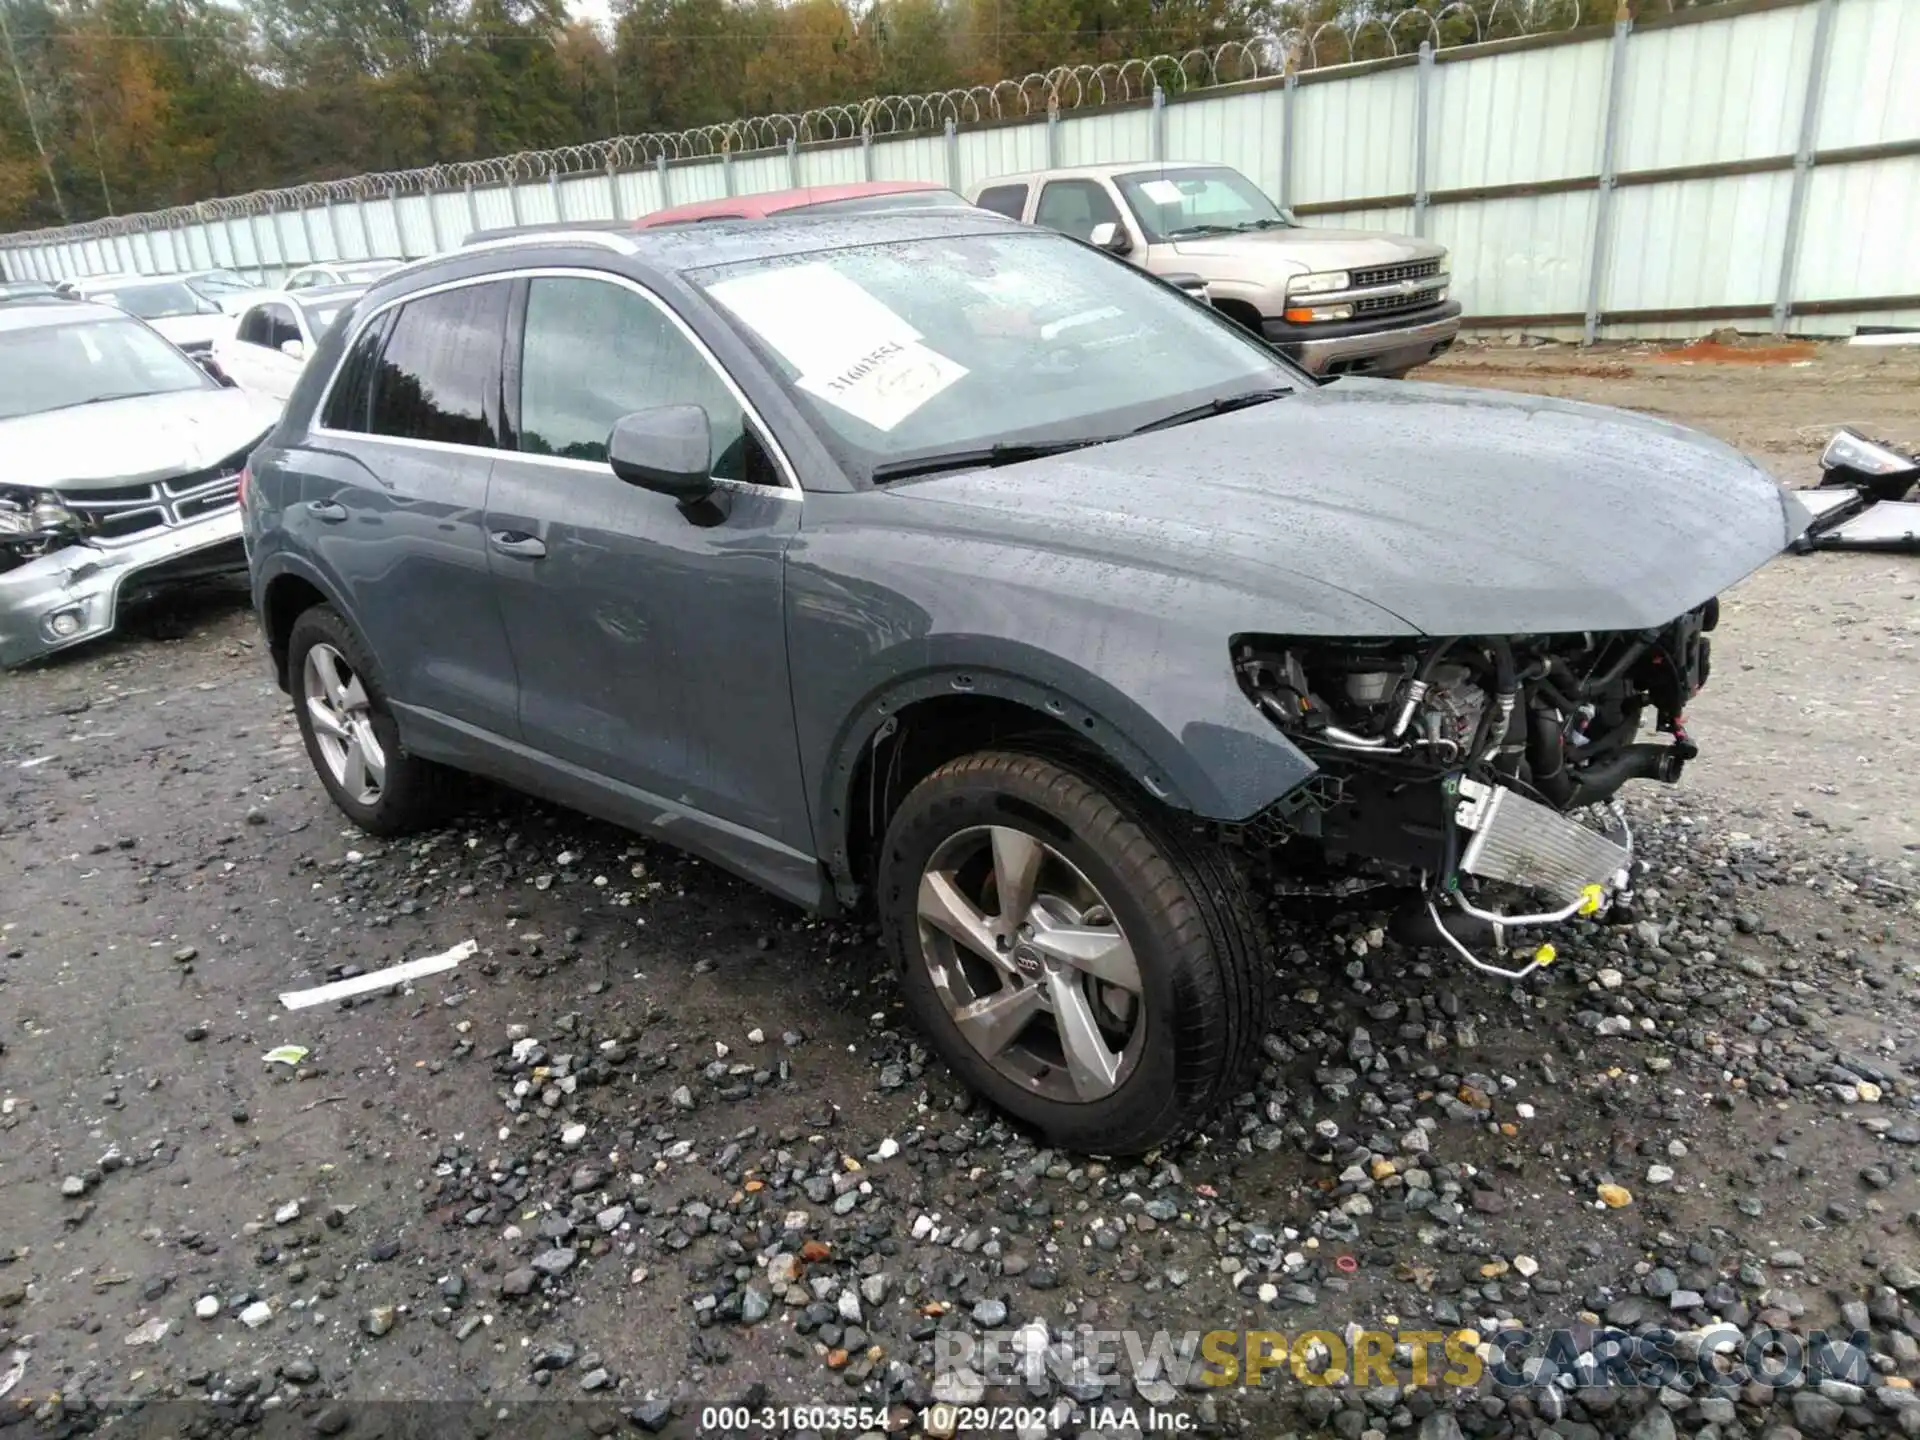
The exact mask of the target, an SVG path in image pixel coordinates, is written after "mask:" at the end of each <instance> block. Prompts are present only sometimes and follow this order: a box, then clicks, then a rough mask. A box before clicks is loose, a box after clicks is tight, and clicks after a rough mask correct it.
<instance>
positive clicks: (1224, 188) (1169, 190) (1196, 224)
mask: <svg viewBox="0 0 1920 1440" xmlns="http://www.w3.org/2000/svg"><path fill="white" fill-rule="evenodd" d="M1114 183H1115V184H1116V185H1118V186H1119V187H1120V193H1121V194H1122V195H1124V196H1126V197H1127V204H1129V205H1130V206H1132V207H1133V215H1134V218H1135V219H1136V220H1138V221H1139V222H1140V228H1141V230H1143V231H1144V232H1145V233H1146V236H1147V239H1148V240H1150V241H1155V242H1158V241H1162V240H1178V239H1180V238H1181V237H1182V236H1189V235H1218V234H1224V233H1229V232H1237V231H1242V230H1275V229H1281V228H1284V227H1286V226H1288V225H1291V224H1292V223H1293V220H1292V218H1291V217H1290V216H1289V215H1288V214H1287V213H1286V212H1285V211H1284V210H1282V209H1281V208H1280V207H1279V206H1278V205H1276V204H1274V203H1273V201H1271V200H1269V199H1268V198H1267V195H1266V192H1265V191H1263V190H1262V189H1261V188H1260V187H1259V186H1258V185H1256V184H1254V183H1253V182H1252V181H1251V180H1249V179H1248V178H1247V177H1246V176H1244V175H1242V174H1241V173H1240V172H1239V171H1238V170H1231V169H1228V168H1227V167H1226V166H1224V165H1183V166H1175V167H1171V168H1167V169H1161V170H1141V171H1138V172H1136V173H1134V174H1132V175H1119V176H1115V177H1114Z"/></svg>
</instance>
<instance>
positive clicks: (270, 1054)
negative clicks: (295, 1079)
mask: <svg viewBox="0 0 1920 1440" xmlns="http://www.w3.org/2000/svg"><path fill="white" fill-rule="evenodd" d="M309 1053H311V1052H309V1051H308V1049H307V1047H306V1046H304V1045H276V1046H274V1047H273V1049H271V1050H269V1051H267V1053H266V1054H264V1055H262V1056H261V1057H260V1061H261V1063H262V1064H264V1065H288V1066H292V1065H298V1064H299V1063H300V1062H301V1061H302V1060H304V1059H306V1058H307V1056H308V1054H309Z"/></svg>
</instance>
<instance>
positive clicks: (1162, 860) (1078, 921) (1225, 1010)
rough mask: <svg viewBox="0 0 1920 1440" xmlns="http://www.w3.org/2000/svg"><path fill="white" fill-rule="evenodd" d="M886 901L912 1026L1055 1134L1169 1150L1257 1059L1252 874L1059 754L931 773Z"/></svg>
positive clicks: (1258, 973)
mask: <svg viewBox="0 0 1920 1440" xmlns="http://www.w3.org/2000/svg"><path fill="white" fill-rule="evenodd" d="M1114 788H1116V789H1117V787H1114ZM878 893H879V907H880V918H881V923H882V926H883V928H884V931H885V934H886V937H887V942H888V945H889V947H890V948H891V949H892V951H893V954H894V958H895V961H896V963H897V964H898V965H899V966H900V973H901V985H902V988H903V991H904V994H905V998H906V1001H907V1006H908V1008H909V1010H910V1011H911V1012H912V1013H913V1016H914V1018H915V1019H916V1020H917V1022H918V1023H919V1025H920V1026H921V1028H922V1029H923V1030H924V1031H925V1032H926V1034H927V1035H928V1036H929V1037H930V1038H931V1039H932V1040H933V1042H934V1043H935V1044H936V1045H937V1046H938V1047H939V1049H940V1051H941V1052H942V1053H943V1054H944V1055H945V1056H946V1058H947V1060H948V1061H949V1062H950V1063H951V1064H952V1065H953V1067H954V1069H955V1070H957V1071H958V1072H959V1073H960V1075H961V1077H962V1078H963V1079H964V1080H966V1082H967V1083H968V1084H969V1085H971V1086H972V1087H973V1088H974V1089H975V1090H977V1091H979V1092H980V1093H981V1094H983V1095H985V1096H986V1097H987V1098H989V1099H990V1100H992V1101H993V1102H994V1103H995V1104H997V1105H999V1106H1000V1107H1001V1108H1002V1109H1004V1110H1006V1111H1008V1112H1010V1113H1011V1114H1013V1115H1014V1116H1016V1117H1018V1118H1019V1119H1021V1120H1024V1121H1026V1122H1027V1123H1029V1124H1031V1125H1033V1126H1034V1127H1035V1128H1037V1129H1039V1130H1040V1131H1042V1132H1043V1133H1044V1134H1045V1135H1046V1136H1047V1138H1048V1139H1049V1140H1050V1141H1051V1142H1053V1143H1056V1144H1061V1145H1066V1146H1069V1147H1071V1148H1073V1149H1076V1150H1082V1151H1089V1152H1092V1153H1096V1154H1137V1153H1139V1152H1141V1151H1144V1150H1148V1149H1151V1148H1153V1147H1155V1146H1157V1145H1162V1144H1165V1143H1167V1142H1168V1141H1170V1140H1173V1139H1176V1138H1178V1137H1179V1136H1181V1135H1182V1134H1184V1133H1185V1132H1186V1131H1188V1130H1190V1129H1192V1128H1193V1127H1195V1126H1196V1125H1198V1124H1200V1123H1201V1122H1203V1121H1205V1120H1206V1119H1207V1118H1209V1116H1210V1115H1211V1114H1212V1113H1213V1112H1214V1111H1215V1109H1216V1108H1217V1107H1218V1106H1219V1105H1221V1104H1222V1103H1224V1102H1225V1101H1226V1100H1227V1099H1229V1098H1231V1096H1232V1095H1233V1094H1234V1093H1235V1090H1236V1088H1237V1087H1238V1086H1239V1085H1240V1084H1241V1083H1242V1082H1243V1081H1244V1079H1245V1078H1246V1076H1247V1074H1248V1073H1249V1071H1250V1070H1251V1069H1252V1066H1253V1064H1254V1062H1255V1060H1256V1059H1257V1056H1258V1045H1259V1039H1260V1032H1261V1028H1262V1022H1263V1020H1264V1017H1265V1011H1266V988H1267V987H1266V978H1267V973H1268V962H1267V958H1266V955H1265V953H1264V950H1263V947H1262V946H1261V945H1260V943H1259V940H1258V930H1257V926H1256V924H1255V921H1254V918H1253V911H1252V907H1251V905H1250V904H1249V901H1248V897H1247V894H1246V890H1245V886H1244V883H1243V882H1242V881H1241V879H1240V877H1239V875H1238V872H1237V871H1236V870H1235V869H1234V867H1233V866H1232V865H1230V864H1229V863H1228V862H1227V860H1226V857H1225V856H1224V855H1223V854H1221V853H1220V852H1219V850H1218V849H1217V847H1215V846H1213V845H1212V844H1210V843H1208V844H1200V843H1183V842H1179V841H1176V840H1175V839H1174V838H1173V837H1172V836H1171V835H1169V834H1166V833H1161V831H1160V830H1158V829H1156V828H1155V827H1153V826H1152V825H1150V823H1149V822H1148V821H1147V820H1146V819H1145V818H1144V816H1143V815H1141V814H1139V813H1136V811H1135V809H1134V807H1133V806H1132V805H1130V804H1128V803H1126V802H1124V801H1123V800H1122V799H1118V798H1116V797H1115V795H1114V794H1112V793H1109V791H1108V790H1106V789H1103V788H1102V787H1101V785H1100V784H1099V783H1097V782H1095V781H1094V780H1092V779H1090V778H1088V777H1087V776H1083V775H1081V774H1079V773H1077V772H1075V771H1074V770H1071V769H1068V768H1065V767H1064V766H1062V765H1061V764H1059V763H1057V762H1055V761H1054V760H1051V759H1044V758H1041V757H1039V756H1033V755H1020V754H1011V753H997V752H987V753H981V754H976V755H969V756H966V757H964V758H962V759H959V760H955V761H953V762H951V763H949V764H948V765H946V766H944V767H942V768H941V769H939V770H937V771H935V772H934V773H933V774H932V775H930V776H929V777H927V779H925V780H923V781H922V782H921V783H920V784H919V785H917V786H916V787H915V788H914V789H913V791H912V792H911V793H910V794H908V796H907V797H906V799H905V800H904V801H902V802H901V805H900V808H899V810H898V811H897V812H896V813H895V814H894V816H893V819H892V822H891V824H890V825H889V827H888V831H887V837H886V842H885V846H884V849H883V851H882V853H881V858H880V867H879V875H878Z"/></svg>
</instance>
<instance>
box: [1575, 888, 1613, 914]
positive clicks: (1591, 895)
mask: <svg viewBox="0 0 1920 1440" xmlns="http://www.w3.org/2000/svg"><path fill="white" fill-rule="evenodd" d="M1580 893H1581V894H1582V895H1584V896H1586V897H1587V898H1586V899H1584V900H1582V901H1581V902H1580V913H1581V914H1582V915H1598V914H1599V913H1600V907H1601V906H1602V905H1604V904H1606V903H1607V891H1606V887H1605V886H1604V885H1589V886H1587V887H1586V888H1585V889H1583V890H1582V891H1581V892H1580Z"/></svg>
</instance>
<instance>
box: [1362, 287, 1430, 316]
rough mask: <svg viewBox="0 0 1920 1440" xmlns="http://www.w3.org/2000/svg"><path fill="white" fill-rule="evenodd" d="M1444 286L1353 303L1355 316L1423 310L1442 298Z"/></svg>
mask: <svg viewBox="0 0 1920 1440" xmlns="http://www.w3.org/2000/svg"><path fill="white" fill-rule="evenodd" d="M1444 289H1446V287H1445V286H1444V285H1434V286H1430V287H1428V288H1427V289H1425V290H1414V291H1411V292H1410V293H1408V294H1405V295H1375V296H1373V297H1372V298H1371V299H1367V300H1356V301H1354V302H1353V313H1354V314H1355V315H1391V314H1395V313H1397V312H1399V311H1401V310H1423V309H1425V308H1426V307H1427V306H1429V305H1432V304H1434V303H1435V302H1436V301H1438V300H1439V298H1440V292H1441V291H1442V290H1444Z"/></svg>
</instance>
